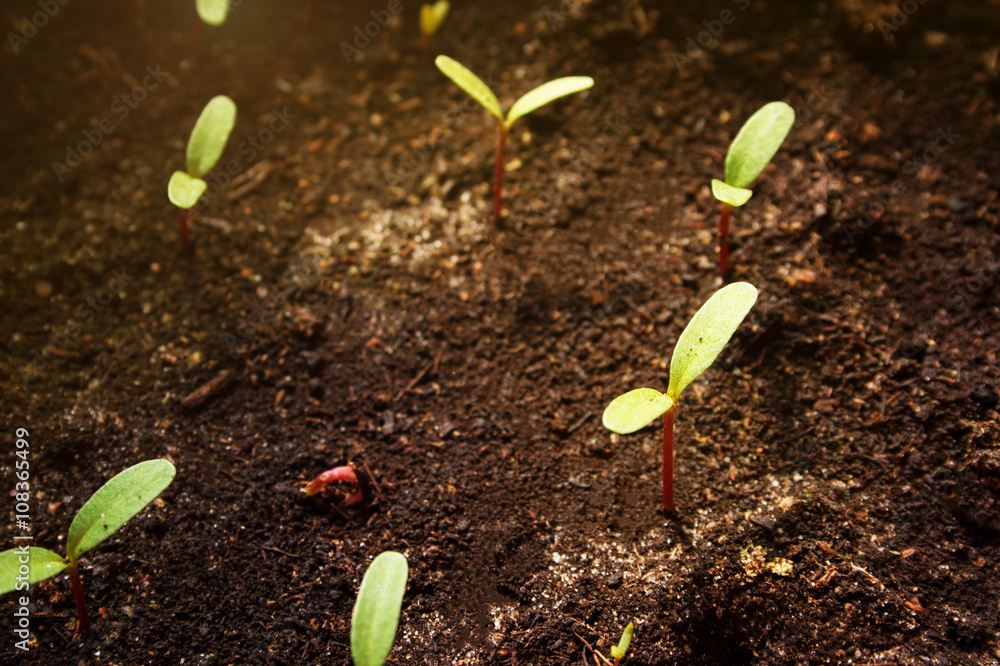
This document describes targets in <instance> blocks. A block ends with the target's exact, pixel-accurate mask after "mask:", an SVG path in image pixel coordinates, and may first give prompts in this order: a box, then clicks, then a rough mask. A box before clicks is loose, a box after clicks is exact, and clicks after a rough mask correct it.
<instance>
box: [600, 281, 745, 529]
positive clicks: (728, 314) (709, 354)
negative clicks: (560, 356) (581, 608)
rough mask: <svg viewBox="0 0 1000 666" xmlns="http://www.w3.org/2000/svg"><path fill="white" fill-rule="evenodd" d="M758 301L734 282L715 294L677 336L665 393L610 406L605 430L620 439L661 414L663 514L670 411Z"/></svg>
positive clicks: (670, 492)
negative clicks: (619, 436) (613, 433)
mask: <svg viewBox="0 0 1000 666" xmlns="http://www.w3.org/2000/svg"><path fill="white" fill-rule="evenodd" d="M756 301H757V289H756V287H754V286H753V285H751V284H749V283H746V282H736V283H734V284H730V285H727V286H725V287H723V288H722V289H720V290H719V291H717V292H715V294H713V295H712V297H711V298H710V299H708V301H706V302H705V304H704V305H702V306H701V309H700V310H698V312H696V313H695V315H694V317H692V318H691V321H690V322H689V323H688V325H687V328H685V329H684V331H683V332H682V333H681V337H680V338H678V340H677V345H676V346H675V347H674V355H673V357H672V358H671V359H670V383H669V385H668V387H667V392H666V393H660V392H659V391H657V390H656V389H651V388H640V389H635V390H633V391H629V392H628V393H625V394H623V395H620V396H618V397H617V398H615V399H614V400H612V401H611V404H610V405H608V407H607V409H605V410H604V427H605V428H607V429H608V430H611V431H612V432H616V433H618V434H620V435H627V434H629V433H633V432H635V431H636V430H639V429H641V428H645V427H646V426H647V425H649V424H650V423H652V422H653V421H654V420H655V419H656V418H657V417H659V416H660V415H663V510H664V511H667V512H673V510H674V410H675V409H677V399H678V398H680V395H681V391H683V390H684V389H685V388H687V385H688V384H690V383H691V382H692V381H694V380H695V379H697V378H698V376H699V375H701V373H703V372H705V370H707V369H708V366H710V365H712V363H713V362H714V361H715V358H716V357H717V356H718V355H719V353H720V352H721V351H722V349H723V348H724V347H725V346H726V343H727V342H729V339H730V338H731V337H733V333H735V332H736V329H737V328H739V326H740V322H742V321H743V318H744V317H746V316H747V313H748V312H750V308H752V307H753V304H754V303H755V302H756Z"/></svg>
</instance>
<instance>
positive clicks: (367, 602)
mask: <svg viewBox="0 0 1000 666" xmlns="http://www.w3.org/2000/svg"><path fill="white" fill-rule="evenodd" d="M408 574H409V567H408V566H407V564H406V558H405V557H404V556H403V555H401V554H400V553H397V552H394V551H391V550H390V551H386V552H384V553H382V554H380V555H379V556H378V557H376V558H375V559H374V560H372V563H371V565H370V566H369V567H368V571H366V572H365V577H364V578H363V579H362V580H361V588H360V589H359V590H358V600H357V601H356V602H355V603H354V615H353V616H352V617H351V657H352V658H353V659H354V666H382V664H384V663H385V660H386V657H388V656H389V652H390V651H391V650H392V643H393V641H395V640H396V627H397V626H398V624H399V611H400V609H401V608H402V606H403V593H404V592H406V577H407V575H408Z"/></svg>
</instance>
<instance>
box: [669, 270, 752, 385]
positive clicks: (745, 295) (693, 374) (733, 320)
mask: <svg viewBox="0 0 1000 666" xmlns="http://www.w3.org/2000/svg"><path fill="white" fill-rule="evenodd" d="M756 302H757V288H756V287H754V286H753V285H752V284H750V283H748V282H735V283H733V284H730V285H726V286H725V287H723V288H722V289H720V290H719V291H717V292H715V294H713V295H712V297H711V298H710V299H708V300H707V301H706V302H705V304H704V305H702V306H701V308H700V309H699V310H698V312H696V313H695V315H694V317H692V318H691V321H690V322H689V323H688V325H687V327H686V328H685V329H684V331H683V332H682V333H681V337H680V338H679V339H678V340H677V345H676V346H675V347H674V354H673V357H672V358H671V359H670V385H669V386H668V387H667V394H668V395H669V396H671V397H672V398H673V399H674V400H677V399H678V398H679V397H680V395H681V392H682V391H683V390H684V389H685V388H687V385H688V384H690V383H691V382H693V381H694V380H695V379H697V378H698V377H699V376H700V375H701V373H703V372H705V370H707V369H708V367H709V366H710V365H712V363H713V362H714V361H715V359H716V357H718V355H719V353H720V352H722V350H723V348H725V346H726V343H728V342H729V339H730V338H732V337H733V334H734V333H735V332H736V329H738V328H739V327H740V323H741V322H742V321H743V319H744V317H746V316H747V313H748V312H750V308H752V307H753V305H754V303H756Z"/></svg>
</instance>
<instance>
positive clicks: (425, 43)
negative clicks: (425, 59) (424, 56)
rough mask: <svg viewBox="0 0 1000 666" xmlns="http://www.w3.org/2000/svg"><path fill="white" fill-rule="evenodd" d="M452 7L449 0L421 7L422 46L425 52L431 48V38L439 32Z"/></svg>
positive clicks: (438, 0) (441, 0)
mask: <svg viewBox="0 0 1000 666" xmlns="http://www.w3.org/2000/svg"><path fill="white" fill-rule="evenodd" d="M450 9H451V5H450V4H449V3H448V0H437V2H435V3H434V4H433V5H423V6H422V7H421V8H420V48H421V50H422V51H423V52H424V53H427V51H428V49H430V46H431V38H433V37H434V35H435V34H437V31H438V28H440V27H441V24H442V23H443V22H444V19H445V17H446V16H448V10H450Z"/></svg>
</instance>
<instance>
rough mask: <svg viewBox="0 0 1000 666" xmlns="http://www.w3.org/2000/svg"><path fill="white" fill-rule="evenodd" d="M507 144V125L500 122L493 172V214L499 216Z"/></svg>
mask: <svg viewBox="0 0 1000 666" xmlns="http://www.w3.org/2000/svg"><path fill="white" fill-rule="evenodd" d="M506 146H507V126H506V125H504V124H503V123H502V122H501V123H500V138H499V140H498V143H497V168H496V172H495V173H494V174H493V216H494V217H496V218H498V219H499V217H500V207H501V205H502V195H501V192H502V190H503V151H504V148H506Z"/></svg>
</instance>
